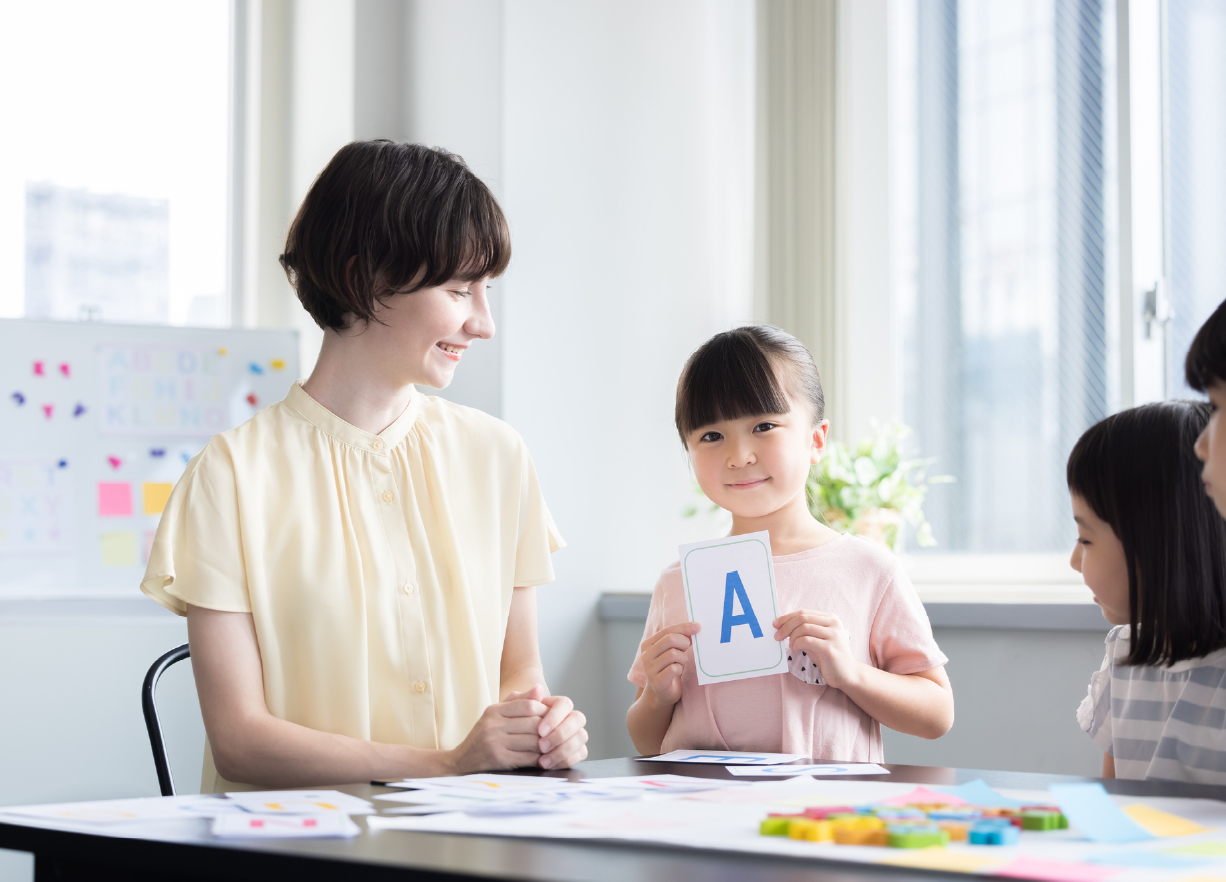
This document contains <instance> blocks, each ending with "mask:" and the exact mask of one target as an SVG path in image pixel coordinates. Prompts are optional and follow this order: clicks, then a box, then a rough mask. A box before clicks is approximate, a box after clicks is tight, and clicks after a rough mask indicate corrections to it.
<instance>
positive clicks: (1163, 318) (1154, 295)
mask: <svg viewBox="0 0 1226 882" xmlns="http://www.w3.org/2000/svg"><path fill="white" fill-rule="evenodd" d="M1141 317H1142V318H1143V319H1144V320H1145V339H1146V340H1150V339H1152V338H1153V336H1154V325H1155V324H1157V325H1161V326H1162V327H1163V328H1165V327H1166V325H1167V323H1168V322H1170V320H1171V319H1173V318H1174V317H1175V311H1174V310H1173V309H1171V298H1170V295H1169V293H1168V292H1167V285H1166V279H1155V280H1154V286H1153V287H1152V288H1150V289H1149V290H1148V291H1146V292H1145V311H1144V312H1143V313H1142V316H1141Z"/></svg>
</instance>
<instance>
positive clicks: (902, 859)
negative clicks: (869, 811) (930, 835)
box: [877, 848, 1005, 873]
mask: <svg viewBox="0 0 1226 882" xmlns="http://www.w3.org/2000/svg"><path fill="white" fill-rule="evenodd" d="M877 863H879V864H889V865H891V866H894V867H915V868H916V869H921V870H949V871H951V872H954V873H978V872H979V871H980V870H986V869H989V868H991V869H995V868H996V867H1000V866H1003V865H1004V864H1005V862H1004V861H1002V860H999V859H996V858H990V857H980V856H979V855H977V854H967V853H966V852H963V851H947V850H946V849H944V848H916V849H895V848H892V849H890V852H889V857H884V858H881V859H880V860H879V861H877Z"/></svg>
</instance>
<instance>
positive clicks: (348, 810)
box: [226, 790, 375, 815]
mask: <svg viewBox="0 0 1226 882" xmlns="http://www.w3.org/2000/svg"><path fill="white" fill-rule="evenodd" d="M226 796H228V797H229V798H230V799H231V800H232V801H233V802H236V803H238V805H240V806H242V807H243V808H244V809H246V810H247V811H249V812H252V813H254V814H262V815H321V814H341V815H369V814H373V813H374V811H375V807H374V806H373V805H371V804H370V803H369V802H367V801H366V800H364V799H359V798H358V797H356V796H350V795H349V794H348V793H341V792H340V791H339V790H262V791H252V792H239V793H227V794H226Z"/></svg>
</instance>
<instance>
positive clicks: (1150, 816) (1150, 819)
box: [1124, 802, 1209, 836]
mask: <svg viewBox="0 0 1226 882" xmlns="http://www.w3.org/2000/svg"><path fill="white" fill-rule="evenodd" d="M1124 814H1126V815H1128V817H1130V818H1132V819H1133V820H1134V821H1136V822H1137V823H1138V824H1140V825H1141V826H1142V827H1144V828H1145V829H1146V830H1148V831H1149V832H1150V833H1153V834H1154V835H1155V836H1191V835H1192V834H1193V833H1205V832H1207V831H1208V829H1209V828H1208V827H1202V826H1201V825H1200V824H1197V823H1194V822H1192V821H1189V820H1188V819H1187V818H1181V817H1179V816H1178V815H1172V814H1170V813H1169V812H1163V811H1159V810H1158V809H1156V808H1150V807H1149V806H1147V805H1142V804H1141V803H1139V802H1138V803H1135V804H1134V805H1126V806H1124Z"/></svg>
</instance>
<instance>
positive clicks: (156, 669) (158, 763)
mask: <svg viewBox="0 0 1226 882" xmlns="http://www.w3.org/2000/svg"><path fill="white" fill-rule="evenodd" d="M191 654H192V653H191V647H190V645H189V644H187V643H184V644H183V645H182V646H177V647H175V648H174V649H172V650H170V652H168V653H166V654H165V655H164V656H162V657H161V658H159V659H158V660H157V661H155V662H154V663H153V667H151V668H149V673H147V674H145V685H144V686H142V687H141V693H140V703H141V709H142V710H143V711H144V712H145V728H146V729H148V730H149V746H150V747H152V748H153V765H154V767H155V768H156V769H157V773H158V786H159V787H160V788H162V796H174V795H175V782H174V779H173V778H172V777H171V776H170V761H169V760H167V759H166V742H165V740H164V739H163V738H162V724H161V722H160V721H159V720H158V707H157V702H156V701H155V700H154V690H155V689H156V688H157V685H158V680H160V679H162V674H164V673H166V669H167V668H169V667H170V666H171V665H173V664H175V663H176V662H181V661H183V659H185V658H188V657H189V656H191Z"/></svg>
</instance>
